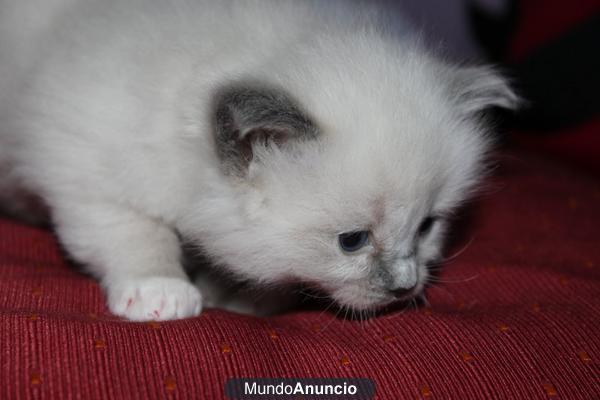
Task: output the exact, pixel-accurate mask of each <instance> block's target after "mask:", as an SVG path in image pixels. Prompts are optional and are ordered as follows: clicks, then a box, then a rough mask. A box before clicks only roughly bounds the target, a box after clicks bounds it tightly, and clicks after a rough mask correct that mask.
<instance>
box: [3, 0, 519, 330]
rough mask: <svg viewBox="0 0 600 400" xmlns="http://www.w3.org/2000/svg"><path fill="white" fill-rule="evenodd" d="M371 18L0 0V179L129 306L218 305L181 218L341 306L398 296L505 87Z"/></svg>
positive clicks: (200, 244)
mask: <svg viewBox="0 0 600 400" xmlns="http://www.w3.org/2000/svg"><path fill="white" fill-rule="evenodd" d="M386 26H388V25H387V22H386V18H384V16H383V14H382V13H381V12H378V11H377V10H374V9H371V8H367V6H365V7H364V8H363V6H359V4H358V3H355V2H335V3H333V2H329V1H328V2H317V1H312V2H309V1H305V2H300V1H282V0H278V1H274V0H273V1H268V0H260V1H258V0H256V1H233V0H220V1H218V2H217V1H211V0H196V1H191V0H160V1H159V0H143V1H142V0H130V1H126V2H123V1H116V0H110V1H107V0H81V1H79V0H78V1H74V0H52V1H50V0H35V1H34V0H29V1H26V2H16V1H12V0H0V165H3V166H4V167H3V169H2V173H1V174H0V176H1V177H2V181H3V183H2V184H1V185H2V187H3V191H4V193H5V194H6V195H5V196H3V197H10V202H12V205H11V208H12V209H13V210H14V209H19V207H21V206H19V207H17V206H16V205H15V204H16V203H15V202H16V201H17V199H16V198H15V197H14V196H8V193H23V192H24V191H26V192H27V193H29V194H35V195H36V196H38V197H39V198H41V199H43V201H44V203H45V204H46V205H47V207H48V209H49V212H50V215H51V220H52V223H53V225H54V227H55V231H56V234H57V235H58V237H59V238H60V241H61V242H62V244H63V245H64V247H65V248H66V249H67V251H68V252H69V254H70V255H71V256H72V257H73V258H74V259H75V260H77V261H79V262H81V263H82V264H84V265H85V266H87V268H88V270H89V272H91V273H92V274H93V275H94V276H96V277H97V278H98V280H99V281H100V282H101V284H102V286H103V288H104V289H105V291H106V295H107V299H108V306H109V308H110V310H111V311H112V312H113V313H115V314H117V315H120V316H123V317H125V318H128V319H130V320H154V319H155V320H167V319H176V318H185V317H191V316H195V315H198V314H199V313H200V311H201V309H202V307H203V306H207V305H216V306H218V305H219V304H212V303H210V302H209V303H208V304H206V303H204V304H203V295H202V293H201V292H200V290H199V289H198V288H197V287H196V286H194V285H192V283H191V282H190V281H189V279H188V277H187V275H186V273H185V271H184V269H183V267H182V263H181V256H182V251H181V241H182V239H183V240H185V242H186V243H191V244H192V245H194V246H196V247H197V248H198V249H199V250H201V251H202V252H203V253H204V254H207V255H208V256H209V257H210V258H211V260H212V262H213V263H214V264H215V265H217V266H218V267H219V268H220V269H222V270H223V271H226V273H227V274H229V275H231V276H234V277H236V279H242V280H249V281H251V282H254V283H255V284H258V285H264V286H271V285H277V284H278V283H282V282H307V283H309V284H311V285H315V286H317V287H319V288H320V289H321V290H323V291H325V292H326V293H327V294H328V295H329V296H331V298H332V299H334V300H335V301H337V302H338V303H339V304H341V305H343V306H347V307H351V308H353V309H356V310H374V309H378V308H380V307H382V306H385V305H387V304H389V303H391V302H393V301H395V300H396V299H407V298H411V297H413V296H417V295H419V294H420V293H421V292H422V291H423V287H424V285H425V283H426V282H427V279H428V270H427V264H428V263H429V262H431V261H432V260H436V259H438V258H439V256H440V251H441V250H440V249H441V244H442V239H443V235H444V231H445V229H446V225H447V222H446V216H447V215H448V214H449V213H450V212H451V211H452V210H453V209H454V208H455V207H456V206H457V205H458V204H459V203H460V202H461V201H463V200H464V199H465V198H466V196H468V194H469V193H470V192H471V191H472V189H473V188H474V185H475V184H476V183H477V181H478V179H479V178H480V176H481V174H482V171H483V163H484V157H485V153H486V150H487V148H488V142H489V140H488V139H487V138H486V127H485V126H484V124H483V123H482V120H481V118H480V111H482V110H483V109H485V108H487V107H490V106H500V107H506V108H513V107H514V106H515V104H516V102H517V98H516V96H515V94H514V93H513V92H512V91H511V89H510V88H509V86H508V85H507V83H506V81H505V80H504V79H503V78H502V77H500V76H499V75H498V74H496V73H495V72H494V71H493V70H492V69H491V68H489V67H468V68H467V67H462V66H457V65H451V64H449V63H447V62H445V61H444V60H442V59H440V58H438V57H436V56H435V55H433V54H431V53H429V52H428V51H426V50H425V49H424V48H423V47H422V46H421V44H420V43H419V40H418V39H417V37H416V35H414V34H411V33H409V32H408V31H407V29H408V28H406V27H405V26H404V25H403V26H401V27H400V29H398V28H397V27H396V29H395V30H392V29H387V28H386ZM405 28H406V29H405ZM3 201H5V202H6V201H7V199H5V198H4V199H3ZM216 289H218V288H216ZM204 291H205V292H206V291H210V289H206V288H205V289H204Z"/></svg>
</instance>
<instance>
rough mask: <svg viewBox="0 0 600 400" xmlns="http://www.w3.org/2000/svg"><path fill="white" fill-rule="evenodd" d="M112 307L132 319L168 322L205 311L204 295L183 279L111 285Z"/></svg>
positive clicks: (149, 280) (135, 281)
mask: <svg viewBox="0 0 600 400" xmlns="http://www.w3.org/2000/svg"><path fill="white" fill-rule="evenodd" d="M107 291H108V307H109V308H110V311H111V312H112V313H114V314H116V315H120V316H122V317H125V318H127V319H129V320H132V321H150V320H154V321H164V320H169V319H180V318H188V317H194V316H196V315H198V314H200V311H202V295H201V294H200V291H199V290H198V289H197V288H196V287H195V286H193V285H192V284H191V283H190V282H188V281H187V280H184V279H180V278H165V277H151V278H138V279H128V280H123V281H118V282H113V283H112V284H110V285H108V286H107Z"/></svg>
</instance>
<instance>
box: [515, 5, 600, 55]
mask: <svg viewBox="0 0 600 400" xmlns="http://www.w3.org/2000/svg"><path fill="white" fill-rule="evenodd" d="M518 12H519V19H518V23H517V26H516V27H515V32H514V35H513V37H512V40H511V43H510V44H509V53H508V57H509V60H510V61H517V60H520V59H522V58H523V57H524V56H526V55H527V54H528V53H531V52H532V51H534V50H535V48H536V47H538V46H540V45H542V44H544V43H547V42H548V41H550V40H554V39H555V38H556V37H558V36H560V35H561V34H563V33H564V32H565V31H566V30H568V29H570V28H571V27H573V26H574V25H576V24H577V23H579V22H582V21H583V20H585V19H586V18H587V17H589V16H591V15H593V14H594V13H597V12H600V1H598V0H575V1H570V2H565V1H564V0H522V1H519V2H518Z"/></svg>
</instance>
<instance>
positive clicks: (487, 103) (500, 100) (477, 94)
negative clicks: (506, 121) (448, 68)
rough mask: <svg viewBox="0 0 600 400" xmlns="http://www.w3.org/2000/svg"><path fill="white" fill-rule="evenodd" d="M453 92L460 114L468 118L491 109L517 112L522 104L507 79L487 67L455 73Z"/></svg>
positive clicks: (465, 69)
mask: <svg viewBox="0 0 600 400" xmlns="http://www.w3.org/2000/svg"><path fill="white" fill-rule="evenodd" d="M451 91H452V96H453V97H454V98H455V99H456V102H457V105H458V107H459V109H460V112H461V113H462V114H463V115H466V116H473V115H474V114H476V113H478V112H480V111H483V110H485V109H487V108H491V107H500V108H506V109H509V110H515V109H517V108H518V106H519V105H520V103H521V101H520V99H519V97H518V96H517V95H516V94H515V92H514V91H513V90H512V89H511V87H510V86H509V83H508V81H507V80H506V78H504V77H503V76H502V75H500V74H499V73H498V72H496V71H495V70H494V69H493V68H491V67H487V66H482V67H466V68H460V69H458V70H456V71H454V73H453V77H452V78H451Z"/></svg>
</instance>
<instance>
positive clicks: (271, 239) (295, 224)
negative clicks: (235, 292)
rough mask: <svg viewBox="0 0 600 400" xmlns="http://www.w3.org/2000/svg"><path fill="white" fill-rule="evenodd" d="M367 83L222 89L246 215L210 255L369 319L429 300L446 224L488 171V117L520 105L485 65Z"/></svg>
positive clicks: (226, 148)
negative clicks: (310, 288)
mask: <svg viewBox="0 0 600 400" xmlns="http://www.w3.org/2000/svg"><path fill="white" fill-rule="evenodd" d="M367 75H369V74H367ZM370 75H373V74H370ZM338 76H339V74H338ZM354 78H355V81H352V80H350V81H349V80H348V78H347V77H343V76H341V77H339V81H336V78H335V77H333V76H332V77H328V78H325V80H323V81H321V84H323V85H324V86H323V87H319V85H318V84H317V85H315V84H312V85H311V84H310V83H306V82H304V84H302V85H301V84H299V85H298V86H297V87H296V88H293V91H294V92H295V93H294V94H296V95H297V96H294V95H292V94H291V92H292V90H289V88H288V91H286V90H284V89H281V88H280V87H279V86H278V87H273V86H268V85H261V84H248V83H246V84H235V85H231V86H228V87H226V88H224V89H223V90H222V91H221V92H220V93H219V95H218V96H217V97H216V103H215V114H214V115H215V132H216V135H215V138H216V148H217V150H218V154H219V159H220V161H221V163H222V170H223V173H224V174H225V175H226V179H228V180H229V182H230V183H231V185H232V187H233V188H234V190H235V191H236V193H237V194H236V197H237V198H238V199H239V201H238V200H236V201H238V203H237V209H238V211H236V212H239V216H238V217H239V218H238V219H235V218H232V219H231V220H230V223H229V225H228V226H229V227H228V228H224V229H225V231H221V232H220V233H219V235H215V236H214V237H212V238H211V239H210V240H209V241H210V243H207V244H206V246H207V247H209V249H208V250H209V251H210V252H211V253H212V254H216V255H217V257H218V259H219V260H220V261H221V262H223V263H224V264H226V265H228V266H229V267H230V268H231V269H232V270H233V271H234V272H235V273H237V274H239V275H241V276H244V277H249V278H252V279H255V280H259V281H262V282H267V283H269V282H281V281H285V280H300V281H304V282H309V283H312V284H315V285H317V286H318V287H319V288H321V289H323V290H324V291H326V292H327V293H328V294H329V295H330V296H331V297H332V298H333V299H335V300H336V301H337V302H338V303H340V304H341V305H344V306H348V307H352V308H353V309H359V310H370V309H376V308H379V307H381V306H383V305H386V304H389V303H391V302H393V301H394V300H396V299H408V298H411V297H414V296H416V295H419V294H420V293H421V292H422V291H423V288H424V285H425V283H426V282H427V278H428V268H427V265H428V264H429V263H431V262H433V261H436V260H438V259H439V257H440V252H441V246H442V238H443V235H444V232H445V228H446V224H447V216H448V215H449V214H450V213H451V211H452V210H453V209H454V208H455V207H456V206H457V205H458V204H459V203H460V202H461V201H463V200H464V199H465V198H466V196H467V195H468V194H469V192H470V191H472V189H473V188H474V185H475V184H476V182H477V181H478V179H479V177H480V176H481V175H482V172H483V168H484V166H483V160H484V154H485V152H486V150H487V139H486V137H485V133H484V131H483V126H482V120H481V118H480V117H479V114H480V112H481V111H482V110H483V109H485V108H487V107H490V106H502V107H512V106H513V105H514V103H515V101H516V97H515V95H514V94H513V92H512V91H511V90H510V89H509V88H508V86H507V85H506V83H505V81H504V80H503V79H502V78H500V77H499V76H498V75H497V74H496V73H494V72H493V71H492V70H490V69H488V68H484V67H478V68H469V69H465V68H449V67H444V68H443V69H437V70H436V71H435V73H433V72H432V73H431V74H430V79H429V80H428V79H424V77H419V78H418V79H417V78H415V77H414V76H413V77H412V79H414V81H413V82H402V81H401V80H400V79H399V78H394V79H391V78H386V79H375V80H374V79H371V80H368V78H367V77H366V76H365V79H364V81H362V80H361V79H356V78H357V77H356V76H355V77H354ZM307 86H309V87H310V88H307ZM234 221H238V222H234Z"/></svg>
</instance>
